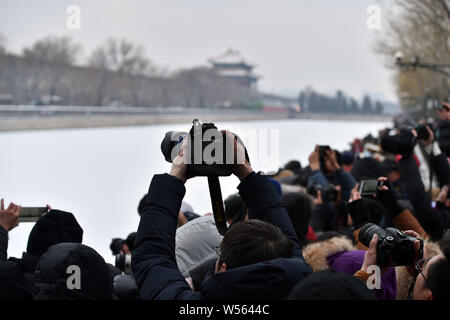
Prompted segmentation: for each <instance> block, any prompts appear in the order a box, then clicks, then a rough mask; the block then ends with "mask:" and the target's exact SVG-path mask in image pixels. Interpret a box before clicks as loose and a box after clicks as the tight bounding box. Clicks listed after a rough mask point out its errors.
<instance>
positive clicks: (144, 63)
mask: <svg viewBox="0 0 450 320" xmlns="http://www.w3.org/2000/svg"><path fill="white" fill-rule="evenodd" d="M89 65H90V66H91V67H95V68H98V69H104V70H109V71H113V72H118V73H123V74H129V75H153V74H154V73H155V72H156V67H155V66H154V65H153V63H152V62H151V61H150V60H149V59H148V58H147V57H146V55H145V50H144V48H143V47H142V46H140V45H135V44H133V43H132V42H130V41H128V40H126V39H112V38H111V39H108V40H107V41H106V43H105V44H103V45H102V46H101V47H99V48H97V49H95V50H94V51H93V52H92V54H91V56H90V58H89Z"/></svg>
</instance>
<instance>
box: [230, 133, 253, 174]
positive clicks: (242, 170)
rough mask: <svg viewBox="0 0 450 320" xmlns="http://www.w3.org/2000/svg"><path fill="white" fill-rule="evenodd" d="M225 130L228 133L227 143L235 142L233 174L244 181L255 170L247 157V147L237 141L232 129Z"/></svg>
mask: <svg viewBox="0 0 450 320" xmlns="http://www.w3.org/2000/svg"><path fill="white" fill-rule="evenodd" d="M225 132H226V134H227V143H230V144H233V149H234V167H233V174H234V175H235V176H236V177H238V178H239V180H240V181H242V180H244V178H245V177H247V176H248V175H249V174H250V173H252V172H253V169H252V167H251V166H250V163H249V162H248V161H247V158H246V157H245V147H244V146H243V145H242V144H241V143H239V142H238V141H237V139H236V137H235V136H234V134H232V133H231V131H228V130H227V131H225Z"/></svg>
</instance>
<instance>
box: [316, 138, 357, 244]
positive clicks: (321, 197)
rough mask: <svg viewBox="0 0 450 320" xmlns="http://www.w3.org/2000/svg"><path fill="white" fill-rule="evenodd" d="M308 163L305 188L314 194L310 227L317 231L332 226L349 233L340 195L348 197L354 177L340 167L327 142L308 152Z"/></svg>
mask: <svg viewBox="0 0 450 320" xmlns="http://www.w3.org/2000/svg"><path fill="white" fill-rule="evenodd" d="M309 166H310V170H311V172H310V175H309V179H308V180H309V181H308V191H309V192H310V193H312V195H313V196H314V198H315V200H314V203H315V208H314V210H313V213H312V216H311V227H312V228H313V229H314V231H315V232H316V234H318V235H320V234H321V233H323V232H326V231H331V230H335V231H340V232H342V233H345V234H349V232H350V233H351V231H350V230H349V229H348V230H347V219H346V217H347V211H346V210H345V207H344V203H343V201H342V199H348V198H349V197H350V191H351V190H352V188H353V187H354V186H355V184H356V181H355V179H354V178H353V177H352V176H351V174H349V173H348V172H345V171H344V170H343V169H342V168H341V166H340V164H339V162H338V160H337V156H336V152H335V151H334V150H332V149H331V148H330V147H328V146H316V148H315V150H314V152H312V153H311V155H310V156H309ZM313 186H316V187H315V188H313ZM311 189H315V190H313V192H311ZM349 235H350V234H349Z"/></svg>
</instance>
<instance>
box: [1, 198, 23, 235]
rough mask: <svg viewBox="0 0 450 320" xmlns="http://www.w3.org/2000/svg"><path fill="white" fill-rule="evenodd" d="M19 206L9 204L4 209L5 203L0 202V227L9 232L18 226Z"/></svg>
mask: <svg viewBox="0 0 450 320" xmlns="http://www.w3.org/2000/svg"><path fill="white" fill-rule="evenodd" d="M20 209H22V207H21V206H18V205H16V204H14V203H13V202H11V203H10V204H9V206H8V208H7V209H5V201H4V199H2V200H1V212H0V225H1V226H2V227H3V228H4V229H5V230H6V231H11V230H12V229H14V228H15V227H17V226H18V225H19V215H20Z"/></svg>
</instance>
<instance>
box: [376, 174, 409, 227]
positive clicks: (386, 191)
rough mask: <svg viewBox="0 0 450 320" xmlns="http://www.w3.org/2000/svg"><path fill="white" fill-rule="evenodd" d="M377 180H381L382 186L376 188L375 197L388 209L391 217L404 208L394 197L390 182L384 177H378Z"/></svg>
mask: <svg viewBox="0 0 450 320" xmlns="http://www.w3.org/2000/svg"><path fill="white" fill-rule="evenodd" d="M378 180H379V181H383V186H381V187H379V188H378V192H377V194H376V197H377V199H378V200H379V201H380V202H381V203H382V204H383V205H384V206H385V207H386V208H387V209H388V210H389V212H390V213H391V217H392V218H394V217H395V216H397V215H398V214H400V212H402V211H403V210H404V209H403V208H402V207H401V206H400V204H399V203H398V202H397V199H396V198H395V195H394V192H393V187H392V184H391V182H390V181H389V180H388V179H387V178H385V177H380V178H378Z"/></svg>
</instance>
